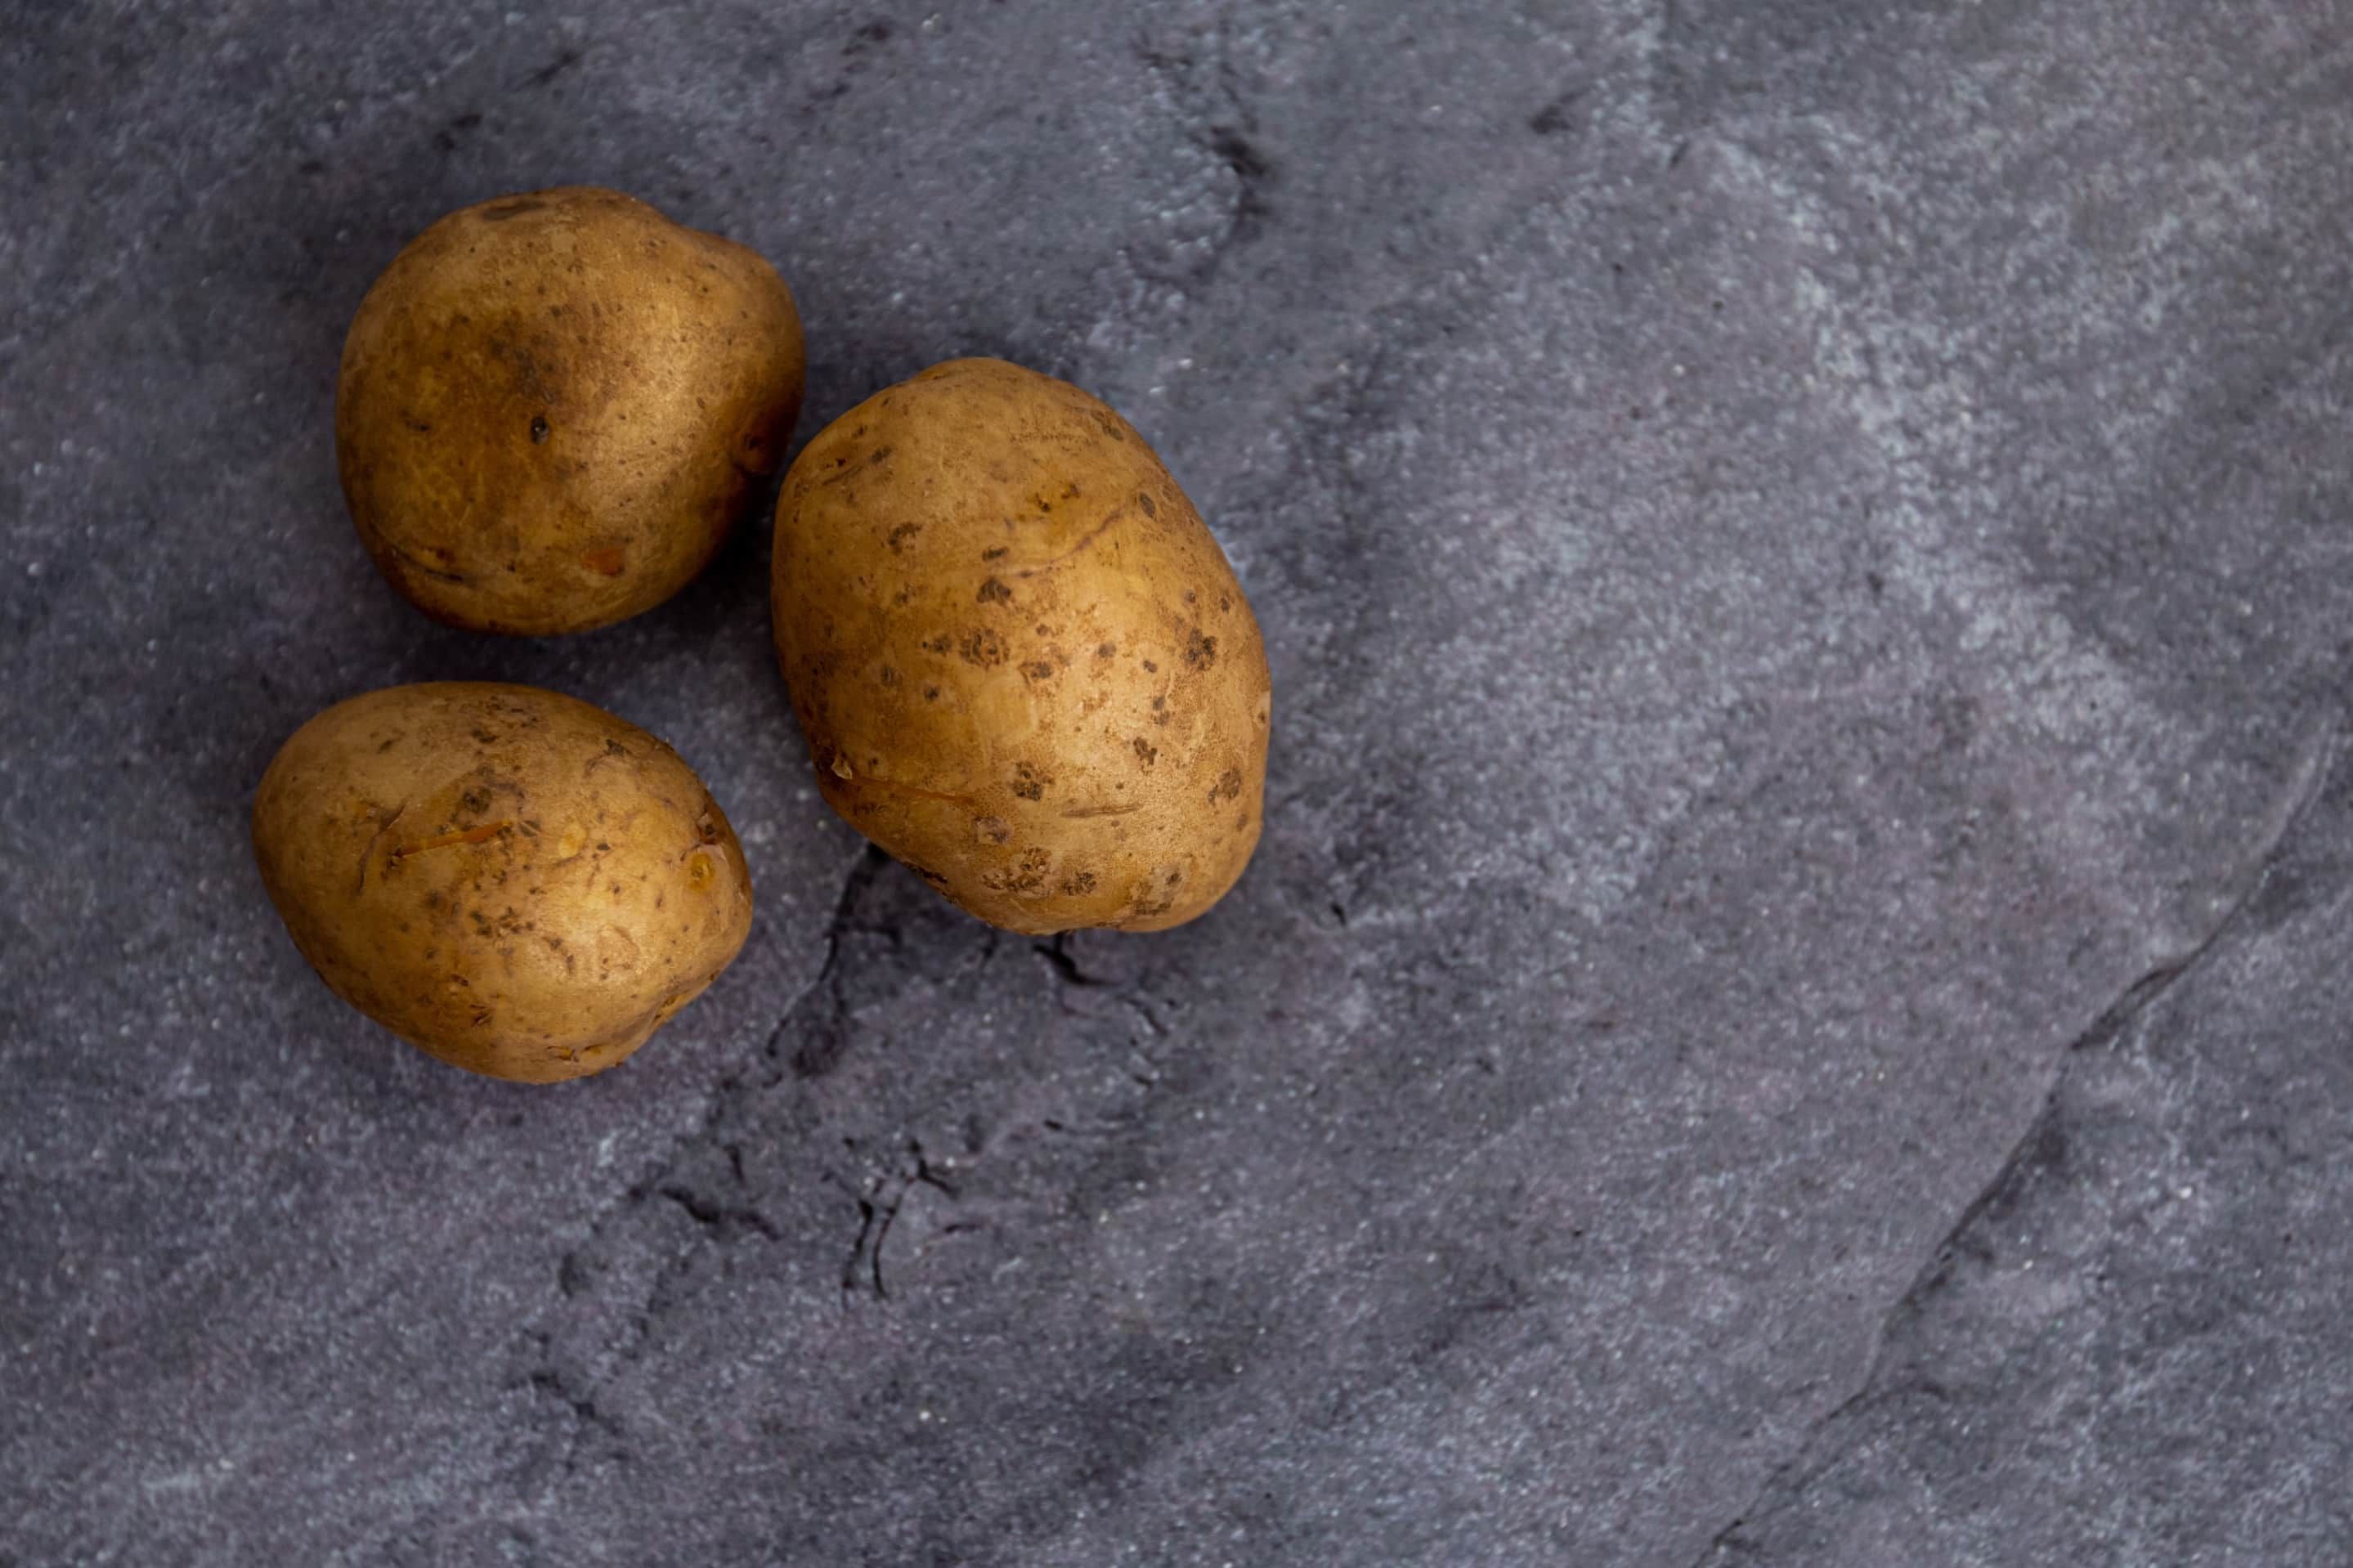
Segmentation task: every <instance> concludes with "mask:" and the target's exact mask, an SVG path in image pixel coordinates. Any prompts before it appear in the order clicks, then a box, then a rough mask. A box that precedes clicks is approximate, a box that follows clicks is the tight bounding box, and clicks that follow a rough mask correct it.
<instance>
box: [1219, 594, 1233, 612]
mask: <svg viewBox="0 0 2353 1568" xmlns="http://www.w3.org/2000/svg"><path fill="white" fill-rule="evenodd" d="M1233 607H1234V601H1233V597H1232V595H1228V594H1220V595H1218V608H1219V610H1220V611H1224V610H1230V609H1232V608H1233Z"/></svg>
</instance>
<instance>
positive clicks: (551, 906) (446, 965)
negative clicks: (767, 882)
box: [253, 681, 752, 1083]
mask: <svg viewBox="0 0 2353 1568" xmlns="http://www.w3.org/2000/svg"><path fill="white" fill-rule="evenodd" d="M253 852H254V858H255V859H256V860H257V861H258V862H259V865H260V868H261V879H262V882H263V883H264V885H266V886H267V887H268V888H269V897H270V900H271V901H272V902H274V903H275V904H276V905H277V906H278V912H279V915H280V918H282V919H283V920H284V921H285V922H286V929H287V931H288V932H289V933H290V935H291V936H292V937H293V938H294V945H295V946H296V947H298V948H300V949H301V952H302V956H303V957H304V958H306V959H308V960H309V961H310V963H311V967H312V968H313V969H315V970H317V971H318V972H319V975H320V977H321V978H322V979H323V980H325V981H326V983H327V984H328V985H329V987H331V988H332V990H333V991H334V993H335V994H337V995H338V996H341V997H342V998H343V1000H344V1001H346V1002H349V1003H350V1004H351V1005H353V1006H354V1007H356V1008H358V1009H359V1010H360V1011H361V1012H363V1013H364V1014H366V1015H367V1016H369V1017H371V1018H374V1019H375V1021H376V1022H377V1023H379V1024H382V1025H383V1026H385V1028H387V1029H390V1030H391V1031H392V1032H393V1033H394V1034H396V1035H398V1036H400V1037H402V1038H404V1039H406V1040H408V1041H410V1042H411V1043H413V1044H415V1045H417V1046H421V1047H424V1048H425V1049H426V1050H427V1051H429V1052H431V1053H432V1054H433V1055H435V1056H437V1057H438V1058H441V1059H442V1060H443V1061H446V1062H449V1063H452V1064H453V1065H455V1066H458V1067H461V1068H467V1069H468V1070H469V1071H472V1072H478V1073H484V1074H487V1075H488V1076H490V1077H491V1078H501V1079H515V1080H517V1081H521V1082H527V1083H552V1082H554V1081H556V1080H557V1079H569V1078H580V1077H584V1076H586V1074H589V1073H593V1072H600V1071H602V1070H603V1069H605V1068H608V1067H611V1066H612V1065H613V1064H614V1063H616V1062H617V1061H619V1060H621V1059H622V1058H624V1057H627V1056H628V1054H629V1053H630V1052H631V1051H634V1050H636V1049H637V1048H638V1047H639V1046H641V1045H643V1044H645V1042H646V1040H647V1038H648V1037H650V1036H651V1035H652V1034H653V1032H654V1031H655V1030H656V1029H658V1028H659V1027H660V1026H662V1025H663V1024H665V1023H667V1022H668V1021H669V1020H670V1016H671V1015H673V1014H675V1013H676V1012H677V1011H678V1010H679V1009H680V1008H681V1007H683V1006H684V1005H686V1004H687V1003H688V1002H690V1001H691V1000H693V999H694V997H695V996H697V995H698V994H701V993H702V989H703V987H705V986H707V985H709V984H711V982H712V980H713V979H714V978H716V977H717V975H718V973H719V972H720V971H721V970H723V969H724V968H726V967H727V965H728V963H730V962H731V961H732V960H733V958H734V956H735V954H736V952H737V951H738V950H739V949H740V948H742V947H743V945H744V937H745V936H746V935H747V934H748V933H749V932H750V931H751V928H752V880H751V876H750V874H749V872H748V871H746V869H745V868H744V852H743V849H742V847H741V846H739V845H738V844H737V843H736V841H735V834H734V830H733V828H731V827H730V826H728V823H727V817H726V814H725V813H723V812H722V811H721V810H720V809H719V806H718V804H717V803H716V802H714V801H713V800H712V798H711V795H710V793H709V792H708V791H707V790H705V789H704V788H703V785H702V780H701V779H700V778H698V777H696V776H695V773H694V770H693V769H691V768H690V767H688V766H687V765H686V763H684V762H682V761H681V759H680V758H679V755H678V753H677V752H673V751H671V750H670V747H668V746H667V745H665V744H663V743H662V742H660V741H658V740H656V739H655V738H654V737H653V736H651V735H649V734H647V733H646V732H645V731H642V730H640V729H638V727H637V726H636V725H634V724H630V723H628V722H626V721H622V720H620V719H617V718H616V717H614V716H613V715H612V714H610V713H607V712H606V711H605V710H602V709H600V708H596V707H592V706H590V705H589V704H588V703H586V702H582V701H579V700H575V699H574V698H570V697H565V696H563V695H561V694H560V693H557V692H554V691H543V690H541V689H537V688H535V687H529V686H503V685H495V684H491V683H487V682H466V681H449V682H439V683H435V684H429V685H423V686H396V687H391V688H388V689H385V690H381V691H371V692H369V693H367V694H366V695H365V696H362V697H354V698H353V699H351V700H349V701H346V702H339V703H337V704H336V705H335V706H334V707H332V708H330V709H328V710H326V711H325V712H323V713H321V714H319V715H318V716H317V717H315V718H313V719H312V720H311V721H310V722H308V723H306V724H304V725H303V726H302V727H301V729H299V730H297V731H294V734H293V736H292V737H291V738H290V739H289V740H288V741H287V742H286V744H285V745H284V746H283V747H282V748H280V751H279V752H278V755H277V757H276V759H275V760H274V761H272V762H271V763H270V764H269V771H268V772H267V773H264V774H263V775H262V780H261V787H260V789H259V791H258V792H257V793H256V794H255V796H254V802H253Z"/></svg>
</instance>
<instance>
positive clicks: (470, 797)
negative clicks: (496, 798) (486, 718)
mask: <svg viewBox="0 0 2353 1568" xmlns="http://www.w3.org/2000/svg"><path fill="white" fill-rule="evenodd" d="M478 738H479V737H478ZM458 804H459V805H462V806H464V807H465V808H466V809H467V810H468V811H470V812H472V813H473V814H474V815H475V816H480V815H481V814H482V813H483V812H486V811H488V810H490V809H491V792H490V791H488V790H486V789H481V788H475V789H470V790H468V791H467V792H466V793H465V794H463V795H459V797H458Z"/></svg>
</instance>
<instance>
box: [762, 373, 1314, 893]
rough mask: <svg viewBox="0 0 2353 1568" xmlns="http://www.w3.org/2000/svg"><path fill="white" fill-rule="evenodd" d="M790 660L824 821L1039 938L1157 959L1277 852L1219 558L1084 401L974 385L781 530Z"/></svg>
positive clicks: (865, 441) (824, 452)
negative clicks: (1130, 945)
mask: <svg viewBox="0 0 2353 1568" xmlns="http://www.w3.org/2000/svg"><path fill="white" fill-rule="evenodd" d="M775 574H776V575H775V579H774V583H773V585H772V602H771V612H772V616H773V620H774V626H775V633H776V656H777V660H778V662H779V663H780V665H781V666H782V667H783V669H784V675H785V679H786V683H787V684H788V685H789V686H790V688H791V690H792V697H793V707H794V710H795V711H796V712H797V714H798V715H799V717H800V721H801V726H802V729H803V731H805V732H806V733H807V737H808V742H809V750H810V752H811V755H812V758H813V760H814V762H815V763H816V766H817V782H818V788H819V789H820V790H821V791H822V792H823V794H824V795H825V798H826V799H827V801H828V802H829V803H830V804H831V805H833V807H834V809H835V810H837V811H839V812H840V813H841V815H842V816H845V817H847V818H848V819H849V822H850V823H851V824H852V825H853V826H856V827H857V828H858V829H859V830H860V832H862V833H864V834H865V835H866V836H867V837H869V838H871V839H872V840H874V841H875V842H876V843H878V844H880V845H881V847H883V848H885V849H887V850H889V851H890V852H891V853H892V855H894V856H896V857H898V858H900V859H902V860H903V861H906V862H907V863H908V864H909V865H911V866H913V868H915V869H916V870H917V871H918V872H920V873H921V874H922V875H923V877H924V878H925V879H927V880H928V881H930V882H931V884H932V885H933V886H934V888H936V889H938V890H939V891H941V892H942V893H944V894H945V895H946V896H947V897H948V898H949V899H950V900H953V901H955V903H956V904H958V905H959V906H961V907H962V908H964V909H965V910H969V911H970V912H971V913H973V914H975V915H977V916H979V917H980V918H981V919H983V920H985V921H990V922H991V923H993V924H996V925H999V926H1004V927H1007V928H1009V929H1011V930H1014V931H1030V932H1040V933H1042V932H1048V931H1067V930H1071V929H1074V928H1078V927H1082V926H1115V927H1118V928H1121V929H1123V930H1127V931H1153V930H1158V929H1160V928H1162V927H1166V926H1172V925H1176V924H1177V923H1179V922H1180V921H1187V920H1190V919H1192V918H1193V917H1194V916H1196V915H1198V914H1199V913H1200V912H1201V911H1202V910H1206V909H1208V907H1209V905H1210V904H1212V903H1214V902H1216V901H1217V900H1218V899H1219V897H1220V896H1222V895H1223V894H1224V892H1225V891H1226V889H1228V888H1229V887H1231V886H1232V885H1233V883H1234V880H1235V879H1236V878H1238V877H1240V875H1241V871H1242V868H1243V866H1244V865H1245V864H1247V863H1248V862H1249V860H1250V852H1251V850H1252V849H1253V848H1254V847H1256V846H1257V843H1258V837H1259V827H1260V805H1261V795H1262V794H1263V792H1264V787H1265V778H1266V749H1267V732H1268V721H1269V711H1270V704H1271V686H1270V683H1269V679H1268V676H1267V666H1266V653H1265V649H1264V647H1263V646H1262V645H1261V641H1260V637H1259V629H1258V623H1257V621H1256V620H1254V619H1253V618H1252V617H1251V615H1250V605H1247V604H1245V603H1244V602H1243V600H1242V592H1241V589H1240V586H1239V585H1238V584H1236V583H1235V581H1234V574H1233V570H1232V568H1231V567H1229V565H1228V564H1227V563H1226V558H1225V555H1224V554H1223V553H1222V552H1220V551H1219V548H1218V542H1217V541H1216V540H1215V539H1214V538H1212V537H1211V536H1210V533H1209V531H1208V528H1207V527H1205V526H1204V525H1203V523H1202V521H1201V519H1200V516H1199V514H1198V513H1197V512H1196V511H1195V510H1193V507H1192V504H1191V503H1190V502H1189V501H1187V500H1186V499H1185V494H1184V492H1183V491H1182V490H1180V489H1177V488H1176V481H1175V480H1174V479H1171V478H1170V477H1169V475H1168V470H1167V469H1166V468H1163V467H1162V466H1161V463H1160V459H1159V458H1156V457H1155V456H1154V455H1153V452H1152V449H1151V447H1147V446H1146V445H1145V442H1144V438H1143V437H1141V436H1139V435H1137V434H1136V432H1135V431H1134V428H1133V427H1132V426H1129V425H1128V423H1127V422H1126V421H1125V420H1124V419H1122V418H1121V417H1120V416H1118V415H1116V414H1114V413H1113V412H1112V411H1111V409H1110V408H1108V407H1106V406H1105V405H1103V404H1102V403H1100V402H1098V401H1096V400H1095V399H1094V398H1092V397H1090V396H1089V395H1086V394H1085V393H1083V392H1082V391H1080V390H1079V389H1078V388H1077V387H1075V386H1071V385H1070V384H1068V383H1065V382H1060V381H1057V380H1055V379H1053V378H1052V377H1050V376H1046V375H1040V374H1037V373H1036V372H1034V371H1029V370H1024V369H1022V368H1021V367H1019V366H1018V365H1012V364H1007V363H1004V362H1002V361H999V360H981V359H972V360H955V361H952V362H950V363H946V364H941V365H934V367H932V368H931V369H930V370H927V371H924V372H923V374H920V375H918V376H916V377H914V378H913V380H910V381H906V382H902V383H901V384H899V385H897V386H894V387H892V388H890V389H889V390H887V391H884V392H882V393H880V394H878V395H875V396H874V397H871V398H870V399H868V400H867V401H866V402H864V403H862V404H860V405H858V406H857V407H856V408H853V409H851V410H850V411H849V413H847V414H845V415H843V416H841V417H840V418H839V419H837V420H835V421H834V422H833V423H832V424H831V425H829V426H827V427H826V428H825V430H823V431H822V432H821V433H819V434H818V437H817V438H816V439H815V440H813V441H811V442H810V443H809V445H808V447H807V448H806V449H805V450H804V451H803V452H802V454H801V456H800V458H798V459H797V461H796V462H795V463H794V465H793V468H792V471H791V472H790V473H789V474H787V475H786V479H785V485H784V489H783V493H782V494H781V496H780V497H779V498H778V500H777V505H776V561H775Z"/></svg>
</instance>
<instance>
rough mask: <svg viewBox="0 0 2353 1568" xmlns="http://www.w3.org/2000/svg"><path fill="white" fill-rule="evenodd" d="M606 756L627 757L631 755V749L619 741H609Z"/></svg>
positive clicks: (606, 744)
mask: <svg viewBox="0 0 2353 1568" xmlns="http://www.w3.org/2000/svg"><path fill="white" fill-rule="evenodd" d="M605 754H606V755H607V756H608V757H626V756H628V754H629V748H628V747H627V746H625V745H623V744H621V742H618V741H614V740H607V742H605Z"/></svg>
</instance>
